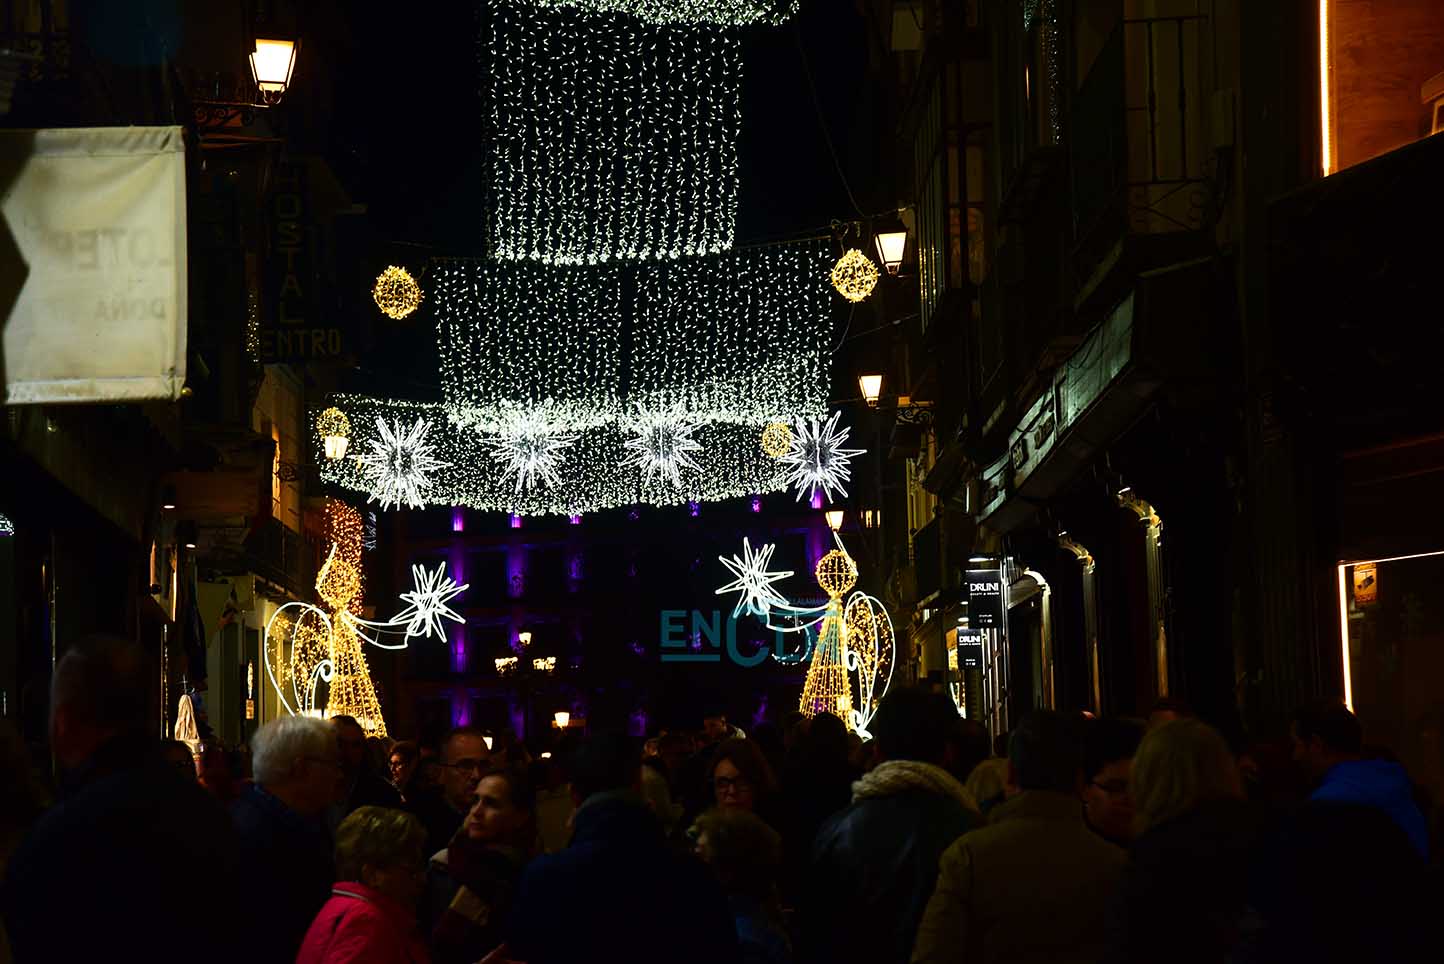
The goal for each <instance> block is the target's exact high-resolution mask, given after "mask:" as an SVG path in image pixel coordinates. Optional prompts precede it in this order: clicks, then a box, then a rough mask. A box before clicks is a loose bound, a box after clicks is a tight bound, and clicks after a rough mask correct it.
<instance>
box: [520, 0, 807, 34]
mask: <svg viewBox="0 0 1444 964" xmlns="http://www.w3.org/2000/svg"><path fill="white" fill-rule="evenodd" d="M526 2H528V3H531V4H534V5H535V6H538V7H542V8H543V9H556V8H572V9H575V10H585V11H589V12H591V13H620V14H627V15H629V16H633V17H636V18H637V19H638V20H642V21H645V22H647V23H658V24H683V23H701V24H711V25H714V26H718V27H746V26H749V25H751V24H755V23H766V24H780V23H786V22H787V21H788V20H789V19H791V18H792V16H793V15H794V14H796V13H797V4H798V0H526Z"/></svg>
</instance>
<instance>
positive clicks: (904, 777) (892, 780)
mask: <svg viewBox="0 0 1444 964" xmlns="http://www.w3.org/2000/svg"><path fill="white" fill-rule="evenodd" d="M906 790H922V791H924V792H926V793H934V794H937V795H938V796H943V797H950V798H952V799H953V800H956V801H958V803H961V804H962V805H963V806H964V807H966V808H968V809H969V810H972V811H974V812H977V809H978V805H977V803H975V802H974V801H973V795H972V794H970V793H969V792H968V791H967V789H966V788H965V787H964V786H963V785H962V784H961V783H959V782H958V781H957V778H956V777H954V776H953V775H952V774H951V773H949V772H948V771H946V770H944V769H943V768H942V767H940V766H933V764H931V763H923V762H922V761H920V760H888V761H887V762H886V763H879V764H878V765H877V766H875V767H873V769H872V770H871V771H869V772H868V773H865V774H863V777H862V779H861V780H858V781H856V782H855V783H853V785H852V802H853V803H856V802H857V801H859V800H867V799H870V798H872V797H891V796H893V795H895V794H898V793H902V792H904V791H906Z"/></svg>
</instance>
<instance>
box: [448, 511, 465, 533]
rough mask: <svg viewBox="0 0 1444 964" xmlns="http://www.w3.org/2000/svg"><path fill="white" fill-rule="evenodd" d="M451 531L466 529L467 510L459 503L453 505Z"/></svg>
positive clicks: (463, 530)
mask: <svg viewBox="0 0 1444 964" xmlns="http://www.w3.org/2000/svg"><path fill="white" fill-rule="evenodd" d="M451 531H452V532H465V531H466V510H464V509H462V507H461V506H459V505H454V506H452V507H451Z"/></svg>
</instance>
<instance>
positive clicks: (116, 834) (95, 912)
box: [0, 737, 294, 964]
mask: <svg viewBox="0 0 1444 964" xmlns="http://www.w3.org/2000/svg"><path fill="white" fill-rule="evenodd" d="M64 782H65V790H66V792H65V795H64V796H63V798H62V799H61V800H60V801H59V802H58V803H57V804H56V805H55V806H54V807H52V808H51V809H50V810H49V811H48V812H46V813H45V814H44V815H43V816H41V817H40V819H39V820H38V821H37V822H36V823H35V825H34V826H33V827H32V828H31V830H30V833H29V834H28V835H27V836H26V837H25V839H24V840H23V841H21V843H20V845H19V847H18V848H17V849H16V851H15V853H14V855H13V856H12V857H11V858H10V860H9V862H8V864H7V866H6V869H5V881H4V886H3V888H0V909H3V912H4V915H5V930H7V931H8V933H9V939H10V948H11V953H12V955H13V959H14V960H15V961H16V962H17V964H27V962H30V961H105V960H118V959H125V960H157V961H158V960H165V959H167V958H169V957H170V956H172V955H173V954H174V953H175V952H176V949H177V948H200V947H206V948H209V949H210V950H209V952H208V953H209V955H210V957H211V958H212V959H213V960H217V961H232V960H237V961H238V960H241V959H243V958H248V955H247V954H246V949H245V948H243V947H240V946H239V945H237V944H236V942H235V941H234V940H233V939H232V935H234V934H235V933H237V932H239V931H240V929H241V927H242V921H241V918H240V914H241V912H242V908H243V907H244V906H245V904H244V900H245V899H246V898H248V897H249V896H250V894H249V893H246V897H243V896H242V894H243V891H241V890H240V888H239V886H238V881H237V870H238V868H239V866H240V851H239V848H238V846H237V842H236V836H235V833H234V831H233V830H232V829H231V824H230V821H229V820H227V819H226V812H225V810H224V809H222V808H221V806H220V805H219V804H217V803H216V802H215V801H214V800H212V799H211V798H210V796H209V795H208V794H207V793H206V792H205V791H204V790H202V789H201V788H200V786H199V785H197V784H196V782H195V781H194V780H191V779H187V778H186V777H185V776H184V775H183V774H181V773H178V772H177V771H176V768H175V766H174V765H172V764H168V763H166V762H165V761H163V760H162V759H160V757H159V754H158V748H157V746H156V743H155V740H153V739H147V738H145V737H137V738H134V739H127V738H117V739H115V740H112V741H111V742H110V743H108V744H106V745H104V746H102V747H101V748H100V749H99V750H98V751H96V753H95V754H94V755H93V756H92V757H91V759H90V760H89V761H88V762H86V763H85V764H84V765H82V766H81V767H79V768H77V769H76V770H74V771H71V772H69V773H67V774H65V775H64ZM218 934H220V935H225V938H224V940H222V941H219V942H217V940H216V935H218ZM293 952H294V948H293ZM256 959H257V960H259V959H260V958H256Z"/></svg>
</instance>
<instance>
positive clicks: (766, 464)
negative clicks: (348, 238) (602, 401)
mask: <svg viewBox="0 0 1444 964" xmlns="http://www.w3.org/2000/svg"><path fill="white" fill-rule="evenodd" d="M335 401H336V402H338V403H339V404H340V405H341V406H343V407H344V408H345V409H346V410H347V411H349V412H351V416H352V419H353V420H354V421H355V423H356V424H357V425H358V426H366V425H375V424H376V420H377V419H378V418H379V419H381V421H382V423H383V424H387V425H391V424H395V423H398V422H399V423H401V424H403V425H404V424H412V423H414V422H415V421H416V420H418V419H419V420H422V421H424V422H425V423H426V426H427V429H428V432H427V440H428V443H429V444H430V445H431V446H432V454H433V456H434V457H435V458H437V459H439V460H440V461H442V462H445V463H446V464H447V466H448V467H447V468H444V469H438V470H436V471H433V472H430V473H429V475H428V479H427V481H428V485H427V487H426V488H424V489H421V490H418V494H419V496H420V499H421V501H422V503H423V504H424V505H446V506H468V507H470V508H474V509H480V510H483V511H501V512H507V513H514V514H516V515H521V516H534V515H554V514H560V515H568V516H570V515H576V514H580V513H586V512H595V511H600V510H602V509H611V508H617V507H621V506H629V505H636V504H639V503H644V502H645V503H650V504H652V505H683V504H685V503H687V502H689V501H695V502H718V501H722V500H725V499H733V498H742V497H746V496H752V495H756V494H758V493H766V492H776V491H779V490H781V489H782V488H784V487H785V484H784V482H785V479H786V477H787V472H788V469H787V467H786V466H785V465H783V464H782V463H780V462H779V461H778V460H776V459H773V458H771V457H769V456H767V455H766V454H765V453H763V452H762V450H761V448H760V447H759V446H758V444H757V436H758V432H759V426H758V425H757V424H755V423H754V424H735V423H729V422H712V423H709V424H700V425H697V426H696V427H695V428H694V429H693V430H692V432H691V435H690V437H691V439H692V440H693V441H695V442H696V443H697V444H698V445H700V446H701V448H700V449H698V450H696V451H692V452H690V453H689V455H690V457H691V458H692V460H693V461H694V462H695V463H696V465H697V466H698V468H697V470H696V471H691V470H688V471H685V472H682V473H681V475H680V481H681V483H682V485H681V487H677V486H674V485H673V484H672V480H671V479H670V478H663V477H661V476H660V475H658V474H654V475H653V476H652V477H651V478H650V479H648V478H647V477H646V476H645V474H644V473H643V472H639V471H638V469H637V467H636V466H635V465H628V464H627V457H628V455H629V454H630V453H629V450H628V448H627V444H626V443H627V442H628V441H630V440H632V439H633V438H635V434H634V432H633V430H632V426H631V424H630V423H628V422H626V421H620V422H615V423H608V424H603V425H599V426H596V427H593V428H589V429H585V430H583V431H578V432H573V433H568V434H575V435H576V438H575V440H573V441H571V442H570V443H568V444H567V445H566V447H565V449H564V450H563V451H562V452H561V453H560V456H561V457H560V458H559V459H558V460H557V464H556V466H555V467H554V470H553V471H554V474H555V479H554V481H553V480H546V484H545V485H541V484H537V485H532V486H529V487H526V488H524V490H523V491H521V492H517V490H516V475H515V473H514V472H511V473H509V472H508V471H507V469H508V464H509V463H507V462H506V461H505V460H503V459H498V458H497V456H496V439H498V437H499V436H497V435H496V434H495V433H494V432H492V431H490V430H489V429H487V428H485V427H478V426H474V425H471V424H468V423H465V422H463V421H459V420H458V419H457V417H456V413H454V412H451V411H449V410H448V409H447V408H446V406H444V405H438V404H434V403H421V402H409V401H400V400H385V399H376V398H370V397H367V396H361V395H341V396H338V397H337V398H336V399H335ZM369 435H370V430H368V429H364V428H358V430H357V435H356V438H354V439H353V441H354V442H355V443H356V444H357V445H368V444H370V441H371V440H370V438H369ZM316 444H317V446H318V447H319V444H320V443H319V440H318V441H317V443H316ZM320 473H321V478H322V480H323V481H325V482H329V483H332V484H335V485H337V486H339V487H341V488H343V489H349V490H351V491H355V492H362V493H368V494H369V493H370V492H371V491H372V487H373V484H374V483H373V482H372V479H371V477H370V475H369V474H368V473H367V470H366V469H365V467H364V466H361V465H359V464H358V463H357V462H356V460H355V459H343V460H342V461H339V462H325V463H323V464H322V465H321V467H320Z"/></svg>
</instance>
